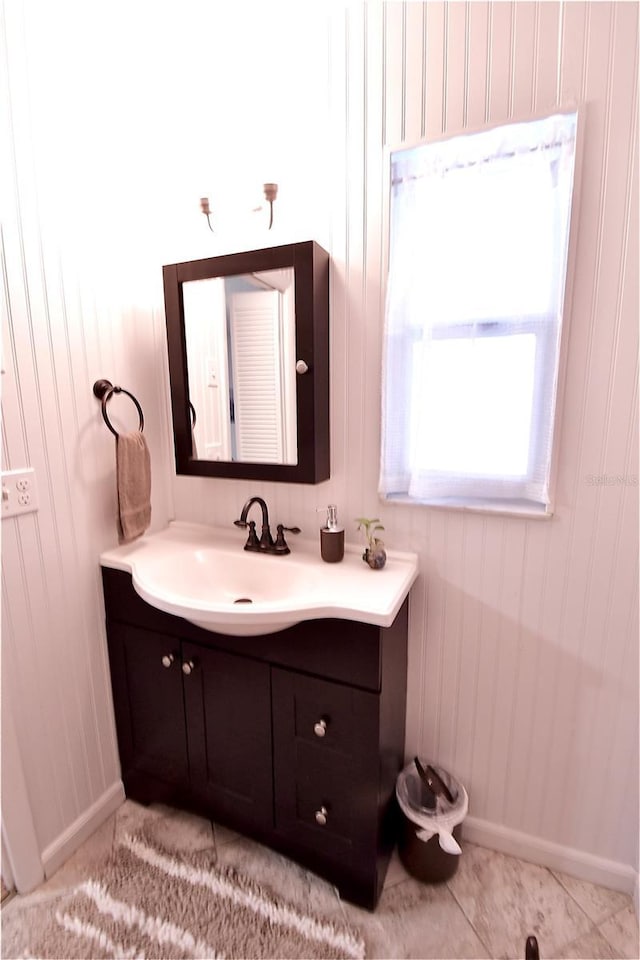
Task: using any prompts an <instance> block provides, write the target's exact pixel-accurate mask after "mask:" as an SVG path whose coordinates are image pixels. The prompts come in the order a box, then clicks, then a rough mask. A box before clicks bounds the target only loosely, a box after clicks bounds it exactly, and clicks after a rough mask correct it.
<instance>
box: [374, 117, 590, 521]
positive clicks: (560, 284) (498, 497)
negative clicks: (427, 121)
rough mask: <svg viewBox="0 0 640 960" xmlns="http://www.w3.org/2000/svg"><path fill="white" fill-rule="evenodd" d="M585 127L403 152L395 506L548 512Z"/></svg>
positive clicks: (392, 391) (397, 207)
mask: <svg viewBox="0 0 640 960" xmlns="http://www.w3.org/2000/svg"><path fill="white" fill-rule="evenodd" d="M576 129H577V115H576V114H575V113H565V114H558V115H554V116H551V117H547V118H545V119H543V120H534V121H530V122H527V123H515V124H509V125H508V126H502V127H496V128H493V129H490V130H486V131H483V132H481V133H476V134H468V135H464V136H458V137H454V138H451V139H448V140H443V141H440V142H437V143H426V144H420V145H418V146H416V147H407V148H405V147H403V148H400V149H399V150H396V151H393V152H392V153H391V168H390V173H391V189H390V238H389V276H388V289H387V305H386V322H385V350H384V354H385V356H384V370H383V401H382V403H383V409H382V424H383V428H382V452H381V472H380V493H381V494H382V495H383V496H384V497H386V498H389V499H391V498H399V499H410V500H413V501H419V502H423V503H436V504H463V505H465V504H466V505H473V504H479V505H485V506H486V505H488V504H489V505H490V504H494V505H495V504H499V505H503V506H505V505H506V504H507V502H508V503H510V504H511V505H519V506H528V507H531V508H532V509H534V510H535V509H537V510H540V511H544V510H545V509H546V508H547V507H548V504H549V475H550V461H551V448H552V440H553V421H554V411H555V395H556V384H557V374H558V360H559V346H560V332H561V323H562V309H563V301H564V287H565V276H566V264H567V249H568V238H569V221H570V211H571V198H572V190H573V173H574V158H575V143H576Z"/></svg>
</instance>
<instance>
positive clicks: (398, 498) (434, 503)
mask: <svg viewBox="0 0 640 960" xmlns="http://www.w3.org/2000/svg"><path fill="white" fill-rule="evenodd" d="M381 499H382V500H383V502H384V503H388V504H395V503H397V504H398V505H400V506H407V507H433V508H434V509H435V510H456V511H457V510H463V511H465V512H466V513H484V514H487V513H491V514H495V515H497V516H500V517H524V518H525V519H527V520H550V519H551V517H552V516H553V509H552V507H551V506H550V505H549V506H548V507H544V506H543V505H542V504H540V505H536V504H533V503H528V502H527V501H525V500H503V501H501V502H500V503H496V502H495V501H493V500H482V499H480V498H478V499H477V500H474V499H470V498H468V497H459V498H458V497H443V498H442V499H438V500H416V499H415V498H414V497H409V496H407V495H406V494H398V495H390V496H385V495H384V494H381Z"/></svg>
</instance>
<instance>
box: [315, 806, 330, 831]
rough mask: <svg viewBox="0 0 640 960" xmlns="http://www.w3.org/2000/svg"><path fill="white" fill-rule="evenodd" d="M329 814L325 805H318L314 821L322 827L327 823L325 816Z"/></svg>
mask: <svg viewBox="0 0 640 960" xmlns="http://www.w3.org/2000/svg"><path fill="white" fill-rule="evenodd" d="M328 816H329V811H328V810H327V808H326V807H320V809H319V810H316V823H317V824H318V825H319V826H321V827H324V826H325V825H326V823H327V817H328Z"/></svg>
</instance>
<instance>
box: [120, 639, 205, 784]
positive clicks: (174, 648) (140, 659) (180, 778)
mask: <svg viewBox="0 0 640 960" xmlns="http://www.w3.org/2000/svg"><path fill="white" fill-rule="evenodd" d="M178 648H179V644H178V643H177V641H175V640H173V639H172V638H171V637H168V636H165V635H164V634H161V633H154V632H153V631H151V630H140V629H139V628H138V627H130V626H126V625H125V624H121V623H114V624H111V625H110V627H109V655H110V661H111V679H112V685H113V692H114V706H115V713H116V723H117V728H118V743H119V747H120V762H121V764H122V773H123V777H124V779H125V785H126V784H127V780H128V779H130V780H132V781H133V780H135V782H138V781H141V780H142V779H144V777H145V776H151V777H154V778H157V779H159V780H162V781H165V782H168V783H175V784H179V785H182V784H186V782H187V779H188V776H189V769H188V765H187V736H186V724H185V718H184V700H183V694H182V673H181V670H180V653H179V649H178Z"/></svg>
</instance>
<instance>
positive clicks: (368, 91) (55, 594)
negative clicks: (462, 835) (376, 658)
mask: <svg viewBox="0 0 640 960" xmlns="http://www.w3.org/2000/svg"><path fill="white" fill-rule="evenodd" d="M54 6H55V10H54V9H53V7H54ZM227 6H228V7H235V8H241V7H242V5H241V4H237V5H218V4H213V5H212V4H204V3H197V2H195V0H192V2H185V3H181V4H175V5H174V7H168V6H167V5H154V8H153V17H152V18H151V19H149V16H148V12H149V10H148V6H147V5H146V4H144V3H131V2H129V3H119V2H114V3H111V4H109V5H108V7H107V6H106V5H105V6H104V7H101V6H99V5H97V4H95V5H87V4H80V3H74V2H72V0H60V2H59V3H57V4H56V5H51V4H45V3H36V2H34V3H33V4H30V5H25V8H26V10H23V5H22V4H20V3H18V2H13V0H6V2H5V4H4V11H3V15H4V27H5V29H4V34H3V35H4V37H6V46H4V44H3V47H2V49H0V59H1V62H2V68H1V69H2V72H3V84H4V86H5V87H6V92H7V96H6V97H5V96H3V103H5V104H6V109H5V111H4V113H3V128H2V134H3V135H2V137H1V138H0V140H1V142H2V145H1V147H0V150H2V169H3V171H6V174H5V173H4V172H3V178H2V180H3V185H2V201H3V202H2V216H3V226H2V229H3V234H2V238H3V247H2V255H3V275H4V284H3V313H4V315H3V361H2V366H3V368H4V369H5V371H6V372H5V374H4V375H3V377H2V388H3V391H2V449H3V469H7V468H10V469H15V468H17V467H21V466H25V465H27V464H29V465H31V466H34V467H35V468H36V471H37V474H38V481H39V490H40V501H41V503H40V511H39V512H38V513H37V514H32V515H29V516H26V517H23V518H20V519H16V520H8V521H4V522H3V524H2V535H3V543H2V549H3V604H2V616H3V623H2V626H3V663H2V667H3V670H2V677H3V693H4V691H5V689H8V691H9V697H8V698H7V699H8V701H9V704H10V707H11V710H12V719H13V721H14V726H15V729H16V735H17V738H18V746H19V749H20V754H21V758H22V766H23V772H24V779H25V783H26V785H27V790H28V793H29V797H30V801H31V807H32V811H31V812H32V815H33V822H34V826H35V831H36V835H37V842H38V848H39V850H40V853H41V855H42V856H43V857H44V860H45V862H46V863H48V864H49V865H51V864H54V865H55V863H56V862H57V859H56V858H59V857H60V855H61V851H62V852H64V851H65V850H67V849H68V845H69V844H72V842H73V838H74V837H76V836H78V835H79V834H80V833H81V830H82V829H83V826H84V825H85V824H86V823H88V822H90V821H91V817H92V816H94V812H95V811H96V810H97V809H98V808H100V809H106V808H107V806H108V802H112V801H111V800H110V799H109V801H108V802H107V801H104V799H103V798H105V797H107V798H116V799H117V784H118V777H119V772H118V763H117V753H116V747H115V738H114V732H113V719H112V711H111V699H110V691H109V681H108V670H107V661H106V652H105V643H104V626H103V613H102V606H101V594H100V586H99V575H98V568H97V556H98V554H99V553H100V551H101V550H102V549H104V548H105V547H107V546H110V545H112V544H113V543H114V542H115V525H114V521H113V515H114V506H115V495H114V490H113V438H112V437H111V435H110V434H109V433H108V431H107V430H106V427H105V426H104V424H103V423H102V420H101V418H100V416H99V412H98V410H99V407H98V404H97V402H96V401H95V400H94V398H93V397H92V395H91V385H92V383H93V381H94V380H95V379H96V378H98V377H101V376H106V377H108V378H109V379H111V380H112V381H114V382H118V383H121V384H122V385H123V386H126V387H127V388H128V389H131V390H132V391H133V392H134V393H135V394H136V395H137V396H138V398H139V399H140V401H141V403H142V405H143V407H144V410H145V418H146V427H145V432H146V434H147V438H148V441H149V445H150V448H151V451H152V461H153V477H154V481H153V518H154V521H153V523H154V527H160V526H163V525H164V523H166V521H167V519H169V518H170V517H171V516H173V515H175V516H176V517H178V518H180V519H192V520H198V521H204V522H216V523H221V524H228V523H230V522H231V521H232V520H233V519H235V517H236V516H237V515H238V511H239V509H240V507H241V505H242V503H243V502H244V500H245V498H246V497H247V496H249V495H251V494H261V495H263V496H265V497H266V499H267V501H268V503H269V506H270V509H271V514H272V516H273V518H274V519H277V520H278V521H282V522H285V523H286V522H292V523H293V522H295V523H299V524H300V525H301V526H302V527H303V529H304V530H305V532H311V535H315V533H314V531H315V530H316V529H317V528H318V527H319V525H320V519H319V517H318V515H317V514H316V509H317V508H322V507H323V506H325V505H326V504H327V503H328V502H336V503H338V505H339V510H340V514H341V517H342V519H343V521H344V522H345V523H346V525H347V529H348V531H349V532H348V536H349V538H350V539H352V540H355V538H356V534H355V526H354V525H353V524H352V518H353V517H355V516H357V515H362V514H363V513H365V514H371V513H375V514H377V515H380V516H381V517H382V518H383V522H384V523H385V526H386V539H387V543H388V545H389V546H390V547H397V548H400V549H412V550H416V551H417V552H418V553H419V555H420V563H421V571H422V574H421V577H420V580H419V582H418V584H417V585H416V587H415V588H414V591H413V594H412V602H411V617H410V637H409V644H410V664H409V688H408V709H407V755H408V756H410V755H412V754H413V753H414V752H420V753H421V754H424V755H426V756H429V757H432V758H434V759H437V760H438V761H439V762H441V763H442V764H443V765H444V766H445V767H447V768H448V769H450V770H452V771H453V772H455V773H456V774H457V775H458V776H459V777H460V778H461V779H462V780H463V782H464V783H465V784H466V785H467V788H468V790H469V794H470V816H469V819H468V824H467V833H468V836H469V837H470V838H471V839H476V840H478V841H480V842H484V843H487V844H488V845H491V846H495V847H496V848H499V849H504V850H507V851H512V852H514V853H516V854H517V855H522V856H528V857H530V858H531V859H534V860H537V861H538V862H541V863H549V864H550V865H554V866H561V867H563V868H565V869H567V870H569V871H570V872H575V873H578V874H580V875H583V876H586V877H588V878H591V879H594V880H601V881H602V882H605V883H609V884H610V885H612V886H619V887H622V888H625V889H630V887H631V885H632V883H633V877H634V871H637V849H638V767H637V759H638V624H637V609H638V597H637V583H638V572H637V555H638V549H637V548H638V542H637V541H638V535H637V530H638V522H637V493H638V491H637V486H635V485H633V483H632V482H631V481H632V479H633V478H636V482H637V399H638V397H637V383H638V381H637V357H638V330H637V317H638V278H637V264H638V224H637V210H638V193H637V50H638V8H637V5H636V4H629V3H624V2H621V3H581V2H572V3H566V4H565V3H556V2H542V3H528V2H518V3H508V2H500V3H483V2H473V3H458V2H455V3H438V2H429V3H426V4H423V3H396V2H393V3H378V2H370V3H368V4H362V3H348V4H341V3H334V4H331V5H326V8H324V6H322V7H321V6H315V5H314V6H313V7H312V8H309V7H307V5H291V4H285V3H282V4H279V3H274V4H270V5H269V10H268V16H269V17H270V18H271V22H270V24H267V23H265V22H264V21H263V20H262V19H261V17H266V13H258V8H255V7H252V12H253V16H252V17H246V16H245V17H243V18H242V24H243V29H242V30H238V29H237V26H238V21H237V19H236V20H235V21H234V19H233V18H234V16H235V17H236V18H238V17H241V16H242V14H241V12H240V13H238V12H237V11H236V12H235V13H234V12H233V10H227V9H226V7H227ZM87 7H92V9H91V11H89V10H88V9H87ZM299 7H304V8H305V10H304V15H303V12H302V11H300V10H298V8H299ZM214 8H215V9H214ZM260 9H261V8H260ZM311 9H312V10H313V15H311V14H310V13H309V10H311ZM325 9H326V10H327V11H329V12H327V13H326V15H325V12H324V10H325ZM325 16H326V20H325ZM71 25H73V29H71ZM234 27H235V28H236V29H234ZM78 36H81V37H82V38H83V43H82V44H78V43H77V42H76V38H77V37H78ZM266 38H271V40H269V39H266ZM72 40H73V42H72ZM247 64H251V69H249V68H248V67H247ZM292 78H293V82H292ZM567 102H570V103H571V102H577V103H584V104H585V105H586V111H585V137H584V156H583V161H582V181H581V189H580V207H579V220H578V233H577V242H576V245H575V250H574V282H573V287H572V298H571V303H570V309H569V312H568V316H567V330H566V333H567V336H566V342H565V350H564V355H563V371H562V384H561V402H560V416H559V425H558V444H557V446H558V451H557V492H556V511H555V516H554V518H553V519H551V520H547V521H540V520H538V521H536V520H525V519H518V518H513V517H499V516H483V515H478V514H471V513H460V512H453V511H446V510H430V509H425V508H417V507H404V506H402V507H401V506H389V505H382V504H380V503H379V501H378V498H377V493H376V487H377V461H378V453H379V433H380V425H379V400H380V351H381V335H382V323H383V312H384V243H383V206H384V200H383V191H382V182H383V160H384V146H385V144H397V143H399V142H401V141H403V140H406V141H415V140H417V139H420V138H421V137H423V136H437V135H440V134H441V133H443V132H447V131H451V132H453V131H458V130H460V129H462V128H467V127H468V128H473V127H477V126H480V125H482V124H484V123H486V122H499V121H503V120H507V119H509V118H510V117H516V116H521V115H528V114H530V113H532V112H537V111H545V110H551V109H553V108H554V106H556V105H558V104H565V103H567ZM239 117H242V121H239V119H238V118H239ZM5 134H6V135H5ZM261 163H262V166H261V165H260V164H261ZM265 167H269V171H268V172H267V170H265ZM274 168H275V169H274ZM254 172H256V173H257V176H258V179H257V182H258V183H261V182H262V181H263V180H270V179H275V180H277V181H278V182H280V183H281V195H280V197H279V199H278V201H276V207H275V214H276V226H275V229H274V231H272V233H271V234H269V236H268V237H267V236H266V234H265V231H264V226H263V225H262V224H261V223H260V222H259V218H258V219H257V218H256V216H255V215H252V214H251V213H250V212H248V211H250V209H251V207H253V206H255V205H256V203H255V202H254V197H253V195H251V196H250V197H249V196H248V194H247V183H248V182H249V180H250V178H251V176H253V174H254ZM221 182H222V183H224V188H225V189H224V201H225V202H228V208H226V209H225V208H224V205H223V206H222V208H221V220H220V222H221V229H220V231H219V233H218V234H216V235H215V236H212V235H206V233H203V231H206V224H203V223H202V222H201V220H202V218H201V216H200V215H199V213H198V212H197V198H198V197H199V196H202V195H205V194H208V195H210V196H211V197H212V201H213V204H212V205H213V207H214V210H215V209H216V204H215V197H216V188H218V187H219V185H220V183H221ZM259 201H260V196H259V194H258V198H257V202H259ZM220 202H221V203H223V201H222V200H221V201H220ZM239 210H242V212H243V214H242V216H240V215H239V214H238V211H239ZM245 210H246V211H247V212H246V215H245V213H244V212H245ZM225 218H226V219H225ZM308 238H314V239H317V240H318V241H319V242H320V243H321V244H323V245H324V246H325V247H327V249H328V250H329V251H330V253H331V255H332V288H331V323H332V342H331V353H332V386H331V404H332V477H331V479H330V480H329V481H327V482H326V483H324V484H321V485H319V486H318V487H315V488H314V487H307V486H304V485H279V484H269V483H249V482H240V483H234V482H231V481H224V480H211V479H196V478H184V477H178V478H176V477H175V476H174V469H173V453H172V443H171V438H170V432H169V420H168V397H167V373H166V359H165V342H164V317H163V313H162V291H161V272H160V266H161V264H162V263H166V262H171V261H173V260H183V259H190V258H192V257H197V256H207V255H214V254H217V253H220V252H225V250H226V249H232V248H233V247H240V246H242V247H252V246H260V245H266V243H267V242H268V243H272V242H273V243H275V242H288V241H290V240H297V239H308ZM119 399H123V398H119ZM114 404H115V401H114ZM118 414H121V416H122V419H123V423H126V422H127V417H129V415H130V412H129V411H128V409H127V408H126V406H125V405H124V401H123V405H122V406H120V407H119V408H118ZM590 476H598V477H600V476H609V477H625V478H627V479H628V480H629V481H630V482H629V483H623V482H615V483H611V484H606V485H605V484H590V483H589V482H588V479H587V478H588V477H590ZM4 708H5V707H4V697H3V709H4ZM114 791H116V792H114ZM113 802H115V800H114V801H113ZM101 804H102V807H101Z"/></svg>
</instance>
